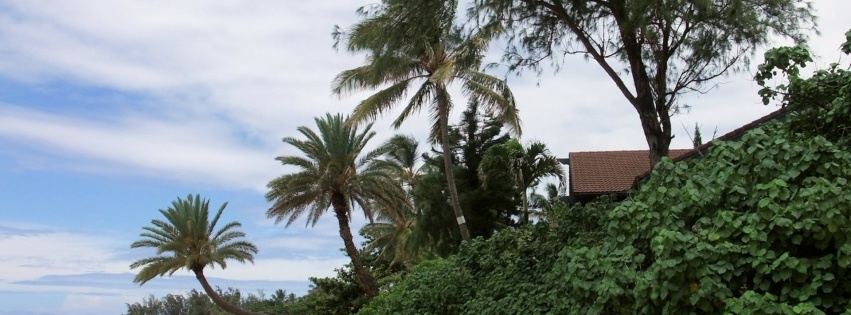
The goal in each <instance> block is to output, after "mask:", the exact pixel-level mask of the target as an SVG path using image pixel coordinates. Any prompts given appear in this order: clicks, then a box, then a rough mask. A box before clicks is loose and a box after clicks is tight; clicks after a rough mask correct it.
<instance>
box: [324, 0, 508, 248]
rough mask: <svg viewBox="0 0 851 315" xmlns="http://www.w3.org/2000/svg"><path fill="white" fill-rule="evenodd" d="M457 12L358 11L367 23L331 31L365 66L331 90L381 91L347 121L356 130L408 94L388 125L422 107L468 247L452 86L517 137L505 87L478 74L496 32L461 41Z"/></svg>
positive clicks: (432, 8) (443, 5) (417, 6)
mask: <svg viewBox="0 0 851 315" xmlns="http://www.w3.org/2000/svg"><path fill="white" fill-rule="evenodd" d="M456 7H457V1H416V2H411V1H405V0H383V1H382V2H381V4H380V5H377V6H375V7H372V8H370V9H366V8H362V10H360V12H361V13H362V14H363V16H364V20H363V21H361V22H359V23H357V24H355V25H354V26H353V27H351V29H349V30H348V31H345V32H343V31H337V32H335V37H336V40H337V44H340V43H345V48H346V49H347V50H348V51H350V52H353V53H360V52H366V53H367V55H368V57H367V61H366V64H365V65H363V66H361V67H357V68H354V69H350V70H346V71H343V72H341V73H340V74H338V75H337V77H336V79H335V80H334V82H333V84H332V91H333V93H335V94H337V95H344V94H348V93H352V92H357V91H362V90H375V89H379V88H381V90H379V91H378V92H376V93H375V94H373V95H372V96H370V97H368V98H366V99H365V100H363V101H362V102H360V103H359V104H358V105H357V106H356V107H355V109H354V111H353V113H352V116H351V118H350V121H351V123H355V124H357V123H362V122H364V121H368V120H374V119H375V118H377V117H378V116H379V115H381V114H384V113H385V112H387V111H389V110H391V109H392V108H393V107H396V106H398V105H399V103H400V101H402V100H403V99H404V98H405V97H406V95H407V93H408V92H410V91H412V90H413V95H412V96H411V97H410V98H409V99H408V101H407V104H405V105H404V108H403V109H402V113H401V114H400V115H399V116H398V117H397V118H396V120H395V121H394V122H393V126H394V127H395V128H398V127H399V126H400V125H401V124H402V123H403V122H404V121H405V120H406V119H407V118H408V117H410V115H412V114H414V113H416V112H419V111H420V110H422V108H423V107H424V106H425V107H427V110H428V111H429V113H430V116H431V121H432V127H431V134H430V138H431V139H432V141H434V142H439V143H440V144H441V146H442V148H443V164H444V169H445V174H446V181H447V185H448V189H447V190H448V191H449V199H450V203H451V206H452V210H453V212H454V214H455V217H456V220H457V224H458V228H459V230H460V232H461V236H462V238H463V240H465V241H470V240H471V238H470V232H469V230H468V228H467V224H466V219H465V217H464V213H463V212H462V210H461V206H460V204H459V201H458V189H457V187H456V184H455V179H454V177H453V175H452V160H451V153H450V152H449V146H450V140H449V113H450V112H451V111H452V107H453V103H452V98H451V96H450V95H449V87H450V86H451V85H452V84H453V83H454V82H455V81H460V82H461V84H460V88H461V90H462V91H463V92H464V94H465V95H466V96H468V97H470V98H472V99H476V100H478V101H479V102H481V104H482V106H484V107H485V108H486V110H488V111H490V112H494V113H497V117H499V118H500V120H501V121H502V122H503V123H504V124H506V125H507V126H508V127H510V128H511V129H512V130H513V131H514V132H515V133H517V134H519V133H520V119H519V117H518V115H517V108H516V106H515V104H514V96H513V95H512V94H511V91H510V90H509V88H508V85H507V84H506V83H505V82H504V81H502V80H500V79H498V78H496V77H494V76H492V75H489V74H486V73H484V72H481V71H479V68H480V65H481V59H482V57H483V52H484V50H485V49H486V48H487V47H488V42H489V39H490V38H491V37H492V33H493V32H495V31H496V30H494V29H485V30H483V31H481V32H479V33H476V34H472V35H470V36H464V30H463V28H461V27H459V26H456V25H454V24H453V21H454V20H455V17H456ZM335 46H336V45H335ZM388 85H389V86H388Z"/></svg>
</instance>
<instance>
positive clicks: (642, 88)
mask: <svg viewBox="0 0 851 315" xmlns="http://www.w3.org/2000/svg"><path fill="white" fill-rule="evenodd" d="M628 15H629V12H628V11H627V9H626V7H625V2H624V1H618V2H617V4H615V5H614V6H613V7H612V16H613V17H614V18H615V22H616V23H617V24H618V29H619V31H620V34H621V41H622V42H623V50H624V53H625V54H626V58H627V61H628V62H629V66H630V74H632V82H633V85H634V86H635V98H633V99H630V102H632V106H633V107H634V108H635V110H636V111H637V112H638V117H639V119H640V120H641V128H642V129H643V130H644V138H645V139H646V140H647V146H648V148H649V149H650V156H649V158H650V169H653V167H654V166H656V163H657V162H659V160H661V159H662V157H664V156H667V155H668V146H669V145H670V143H671V136H670V113H668V110H667V108H664V109H660V108H657V107H656V101H655V100H654V98H653V88H652V86H651V84H652V82H651V79H650V76H649V75H648V74H647V67H646V65H645V63H644V60H643V59H642V58H643V55H642V50H641V44H640V41H639V38H640V35H639V34H638V33H637V32H638V30H637V29H635V28H634V27H633V25H632V23H631V22H630V21H631V17H630V16H628ZM658 93H659V96H657V97H662V98H664V93H665V91H658ZM660 116H661V118H662V119H661V120H660ZM666 122H667V128H663V124H665V123H666Z"/></svg>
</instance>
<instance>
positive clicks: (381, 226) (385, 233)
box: [361, 134, 422, 267]
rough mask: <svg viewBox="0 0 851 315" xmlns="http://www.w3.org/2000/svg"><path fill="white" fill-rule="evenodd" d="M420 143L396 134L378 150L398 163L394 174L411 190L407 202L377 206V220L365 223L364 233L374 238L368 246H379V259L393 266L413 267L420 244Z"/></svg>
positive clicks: (370, 248)
mask: <svg viewBox="0 0 851 315" xmlns="http://www.w3.org/2000/svg"><path fill="white" fill-rule="evenodd" d="M418 146H419V143H418V142H417V140H416V139H414V138H413V137H411V136H407V135H401V134H397V135H395V136H393V137H392V138H390V139H389V140H387V141H386V142H385V143H384V144H383V145H382V146H381V147H380V149H379V150H381V151H382V152H384V157H385V158H386V159H387V161H388V162H389V163H395V164H397V167H396V169H397V170H398V173H397V174H395V176H396V178H397V180H398V181H400V182H401V183H402V184H403V185H404V186H406V188H407V189H408V191H407V192H406V198H407V202H406V203H404V204H400V205H396V206H394V207H380V206H377V207H375V210H376V211H375V212H376V215H377V220H376V221H375V222H370V223H369V224H367V225H366V226H364V227H363V229H362V230H361V232H362V233H364V234H365V235H367V236H369V238H370V239H371V241H370V242H369V243H368V244H367V249H368V250H374V249H376V248H378V249H380V252H379V254H378V258H380V259H387V260H389V261H390V265H391V266H393V265H404V266H407V267H410V266H411V265H412V264H413V263H415V262H416V260H417V258H418V252H419V249H420V247H421V246H420V244H419V243H418V242H417V240H416V238H415V237H414V230H415V229H416V225H417V212H416V208H415V207H414V204H413V195H412V191H413V190H414V187H415V186H416V184H417V181H418V180H419V177H420V176H421V175H422V174H421V172H420V169H419V166H418V165H417V164H418V163H419V160H420V152H419V150H418Z"/></svg>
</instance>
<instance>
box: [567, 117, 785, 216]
mask: <svg viewBox="0 0 851 315" xmlns="http://www.w3.org/2000/svg"><path fill="white" fill-rule="evenodd" d="M787 113H788V111H786V110H785V108H781V109H780V110H777V111H775V112H772V113H770V114H768V115H766V116H763V117H761V118H759V119H757V120H754V121H752V122H750V123H748V124H746V125H744V126H741V127H739V128H736V129H735V130H733V131H730V132H728V133H726V134H724V135H722V136H720V137H718V138H716V139H717V140H722V141H736V140H738V139H740V138H741V137H742V136H743V135H744V134H745V133H746V132H747V131H749V130H751V129H753V128H755V127H757V126H759V125H761V124H763V123H765V122H768V121H772V120H782V119H784V117H785V116H786V114H787ZM711 146H712V142H708V143H705V144H703V145H701V146H700V147H698V148H696V149H671V150H670V151H669V153H668V155H669V157H670V158H671V159H672V160H673V161H674V162H677V161H682V160H685V159H690V158H695V157H699V156H700V155H701V153H702V152H705V151H706V150H708V149H709V148H710V147H711ZM559 161H561V162H562V164H566V165H567V166H568V168H569V171H568V175H569V176H568V198H567V200H568V201H569V202H570V203H575V202H578V203H586V202H589V201H591V200H593V199H595V198H597V197H600V196H612V197H613V198H614V199H615V200H622V199H624V198H626V197H627V195H628V193H629V191H630V190H632V189H633V188H634V187H636V186H637V185H638V184H639V183H640V182H641V181H642V180H643V179H645V178H647V177H648V176H650V153H649V151H648V150H625V151H592V152H571V153H569V154H568V158H567V159H559Z"/></svg>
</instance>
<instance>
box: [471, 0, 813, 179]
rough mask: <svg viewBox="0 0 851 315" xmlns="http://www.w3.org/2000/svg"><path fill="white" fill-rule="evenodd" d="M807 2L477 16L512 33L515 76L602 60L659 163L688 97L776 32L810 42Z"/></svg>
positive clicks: (494, 3) (611, 2)
mask: <svg viewBox="0 0 851 315" xmlns="http://www.w3.org/2000/svg"><path fill="white" fill-rule="evenodd" d="M811 5H812V4H811V3H810V2H805V1H800V0H749V1H744V0H730V1H659V0H629V1H626V0H584V1H564V0H475V4H474V7H473V9H472V10H471V12H472V14H471V19H473V20H474V21H476V22H481V23H482V24H483V25H485V26H486V27H493V25H494V24H496V25H503V26H504V27H505V28H506V33H505V34H507V39H508V40H507V41H506V43H507V46H506V49H505V60H506V61H507V62H508V63H509V66H510V69H512V70H521V69H524V68H527V69H528V68H531V69H533V70H536V71H537V72H538V73H540V70H541V67H540V63H541V62H542V61H544V60H547V59H549V60H551V61H553V62H554V63H555V64H556V65H558V61H559V59H560V58H561V57H563V56H566V55H580V56H583V57H584V58H585V59H586V60H593V61H594V62H596V63H597V64H598V65H599V66H600V67H601V68H602V69H603V71H604V72H605V73H606V75H607V76H608V77H609V78H610V79H611V80H612V81H613V82H614V84H615V86H616V87H617V89H618V90H619V91H620V93H621V94H623V96H624V97H625V98H626V100H627V101H628V103H629V104H630V105H631V106H632V108H633V109H634V110H635V111H636V112H637V113H638V117H639V120H640V121H641V127H642V129H643V131H644V136H645V139H646V141H647V145H648V146H649V149H650V161H651V163H652V164H653V165H655V164H656V162H658V161H659V159H661V158H662V157H663V156H667V155H668V147H669V145H670V143H671V139H672V138H673V136H672V134H671V131H672V129H671V115H673V114H675V113H677V112H678V111H679V110H680V109H681V108H682V107H683V106H684V105H687V104H683V103H681V102H680V100H679V99H680V96H681V95H683V94H685V93H688V92H698V93H705V92H707V91H708V90H710V89H711V88H712V87H714V86H715V85H714V84H712V81H713V80H714V79H717V78H718V77H720V76H723V75H725V74H726V73H728V72H733V71H742V70H745V71H746V70H747V69H748V68H747V63H748V61H749V60H750V59H751V58H752V57H753V53H754V52H755V49H754V48H755V47H759V46H763V45H765V44H767V43H769V39H770V37H771V35H779V36H784V37H790V38H792V39H794V40H796V41H799V42H800V41H804V40H805V39H806V36H805V35H804V34H803V33H802V31H801V29H802V28H806V27H808V26H810V25H812V24H810V23H813V21H814V20H815V19H814V16H813V14H812V13H811V10H812V8H811Z"/></svg>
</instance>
